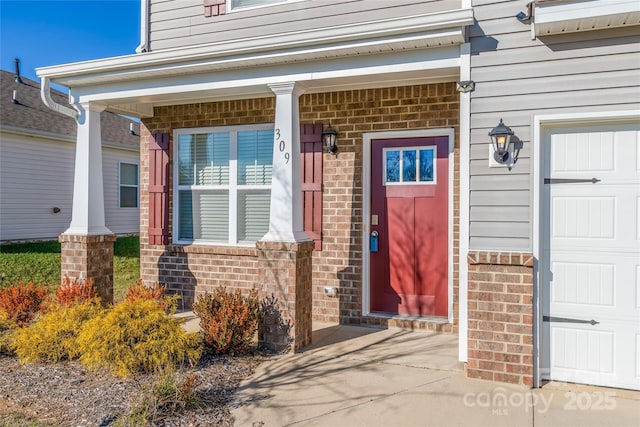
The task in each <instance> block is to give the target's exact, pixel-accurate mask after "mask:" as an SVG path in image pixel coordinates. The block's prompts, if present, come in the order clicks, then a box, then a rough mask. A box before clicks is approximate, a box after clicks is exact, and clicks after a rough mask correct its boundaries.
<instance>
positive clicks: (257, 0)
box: [228, 0, 302, 10]
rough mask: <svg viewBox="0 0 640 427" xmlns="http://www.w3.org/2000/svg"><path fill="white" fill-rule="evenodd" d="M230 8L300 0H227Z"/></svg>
mask: <svg viewBox="0 0 640 427" xmlns="http://www.w3.org/2000/svg"><path fill="white" fill-rule="evenodd" d="M228 1H229V4H230V6H231V10H235V9H245V8H248V7H257V6H266V5H270V4H278V3H290V2H295V1H302V0H228Z"/></svg>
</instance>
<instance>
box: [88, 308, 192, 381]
mask: <svg viewBox="0 0 640 427" xmlns="http://www.w3.org/2000/svg"><path fill="white" fill-rule="evenodd" d="M174 313H175V307H170V310H169V313H167V312H166V311H165V308H163V307H162V306H161V304H159V303H158V301H155V300H144V299H134V300H129V301H127V300H124V301H122V302H120V303H119V304H117V305H115V306H114V307H112V308H111V309H110V310H108V311H107V312H106V314H105V315H104V316H101V317H99V318H95V319H92V320H90V321H89V322H87V323H86V324H85V326H84V327H83V329H82V331H81V333H80V336H79V337H78V344H79V351H80V353H81V356H80V361H81V362H82V363H84V364H85V365H87V366H88V367H90V368H92V369H97V368H100V367H107V368H109V369H110V370H111V371H112V372H113V373H115V374H117V375H120V376H123V377H124V376H127V375H129V374H131V373H134V372H136V371H143V372H157V371H160V370H162V369H166V368H169V367H172V366H174V365H175V364H177V363H180V362H183V361H185V360H188V361H191V362H195V361H197V360H198V359H199V358H200V352H201V344H200V338H199V336H198V334H195V333H192V334H188V333H187V332H186V331H185V330H184V329H183V328H182V320H180V319H176V318H175V317H174V316H173V314H174Z"/></svg>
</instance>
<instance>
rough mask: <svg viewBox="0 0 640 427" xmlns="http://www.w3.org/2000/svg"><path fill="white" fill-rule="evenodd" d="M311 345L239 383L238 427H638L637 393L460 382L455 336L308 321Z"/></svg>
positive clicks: (235, 405)
mask: <svg viewBox="0 0 640 427" xmlns="http://www.w3.org/2000/svg"><path fill="white" fill-rule="evenodd" d="M314 329H315V330H314V335H313V342H314V344H313V345H312V346H310V347H309V348H306V349H305V350H304V351H303V352H302V353H298V354H293V355H284V356H278V357H274V358H273V359H272V360H270V361H268V362H266V363H264V364H262V365H261V366H260V367H259V368H258V369H257V371H256V372H255V374H254V375H253V376H252V377H251V378H249V379H248V380H246V381H245V382H244V383H242V384H241V385H240V388H239V389H238V391H237V393H236V399H235V401H234V402H233V405H232V406H233V409H232V414H233V415H234V417H235V419H236V425H237V426H250V427H262V426H264V427H276V426H289V425H295V426H331V427H334V426H349V427H356V426H402V427H409V426H491V427H494V426H598V427H601V426H636V427H637V426H640V393H638V392H630V391H624V390H615V389H605V388H596V387H587V386H576V385H572V384H554V383H552V384H548V385H546V386H545V387H543V388H541V389H536V390H531V389H529V388H527V387H520V386H513V385H508V384H502V383H494V382H490V381H483V380H473V379H468V378H466V377H465V376H464V373H463V372H462V365H461V364H460V363H458V362H457V337H456V336H453V335H434V334H430V333H428V332H410V331H402V330H397V329H389V330H380V329H371V328H362V327H355V326H338V325H318V324H316V325H314Z"/></svg>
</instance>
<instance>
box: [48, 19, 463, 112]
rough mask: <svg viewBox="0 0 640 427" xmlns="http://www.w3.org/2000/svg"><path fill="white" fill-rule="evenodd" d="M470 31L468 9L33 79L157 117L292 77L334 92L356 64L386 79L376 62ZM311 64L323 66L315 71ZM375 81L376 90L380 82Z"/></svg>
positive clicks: (162, 54) (441, 44)
mask: <svg viewBox="0 0 640 427" xmlns="http://www.w3.org/2000/svg"><path fill="white" fill-rule="evenodd" d="M471 24H473V10H472V9H471V8H466V9H457V10H452V11H446V12H438V13H431V14H421V15H415V16H411V17H405V18H401V19H400V18H394V19H381V20H376V21H371V22H365V23H357V24H352V25H347V26H336V27H331V28H323V29H313V30H308V31H300V32H293V33H291V32H290V33H282V34H279V35H276V36H269V37H255V38H248V39H241V40H236V41H232V42H225V43H213V44H207V45H201V46H194V47H187V48H182V49H170V50H162V51H157V52H148V53H141V54H135V55H127V56H120V57H113V58H106V59H99V60H94V61H86V62H78V63H72V64H64V65H59V66H51V67H43V68H38V69H37V70H36V72H37V75H38V76H39V77H41V78H44V77H46V78H48V79H49V80H50V81H51V82H53V83H57V84H60V85H63V86H67V87H69V88H70V89H71V95H72V96H73V97H74V99H75V101H76V102H81V101H93V102H100V101H101V100H102V101H104V102H103V103H104V104H105V105H107V106H108V107H109V109H110V110H111V111H115V112H121V113H125V114H131V115H135V116H146V115H150V114H152V107H153V105H163V104H165V105H166V104H167V103H186V102H188V101H191V100H196V99H198V98H202V97H203V92H200V94H199V95H197V96H195V95H196V94H195V92H197V91H202V90H205V91H206V89H207V88H209V89H211V90H214V89H215V90H216V91H217V93H218V94H219V95H220V96H219V98H222V97H224V96H227V99H228V97H229V96H232V94H231V93H228V94H225V90H229V91H232V92H233V96H234V97H238V96H240V97H250V96H260V95H263V96H270V94H271V92H270V91H269V89H268V86H267V84H268V82H269V81H270V79H271V81H272V82H277V81H280V80H282V79H283V78H289V79H291V78H294V79H295V80H296V81H301V82H302V84H303V85H305V86H306V87H307V88H308V91H314V90H315V91H317V90H319V86H314V84H313V80H314V79H318V80H323V84H324V87H328V86H327V85H326V83H327V79H334V80H333V83H334V84H335V85H336V86H340V85H345V82H344V81H343V82H341V81H339V77H340V76H339V74H340V72H339V71H340V67H345V66H348V63H349V62H350V63H351V64H353V62H354V58H358V59H359V60H360V59H361V61H360V62H362V63H363V64H367V63H370V64H371V67H369V71H368V73H369V75H372V74H373V73H374V72H375V69H377V70H378V71H379V72H380V73H382V72H385V70H382V68H380V64H381V62H377V63H376V61H372V60H371V58H373V57H376V58H382V57H384V56H385V55H387V56H388V55H397V56H398V58H400V56H401V55H403V54H404V55H409V56H410V55H411V54H412V53H411V52H416V51H420V50H424V49H430V50H432V48H442V49H444V48H451V47H455V46H458V45H460V44H462V43H464V42H465V38H466V26H468V25H471ZM437 50H438V49H435V51H437ZM413 55H414V56H415V53H414V54H413ZM423 56H425V55H423ZM427 56H428V55H427ZM435 56H436V57H437V56H438V55H435ZM332 61H333V62H332ZM314 64H322V66H321V67H319V68H314ZM326 64H332V65H331V66H333V69H331V68H329V67H330V66H328V65H326ZM345 64H347V65H345ZM394 65H395V64H393V63H389V67H388V70H387V71H386V72H389V71H393V70H394ZM442 66H443V67H445V68H447V67H450V66H451V64H450V63H446V64H444V65H442ZM376 67H377V68H376ZM396 68H397V67H396ZM318 69H319V70H321V72H317V70H318ZM313 70H315V71H316V72H313ZM371 70H374V71H371ZM409 71H411V70H409ZM347 74H349V73H347ZM351 74H353V73H351ZM365 74H366V73H365ZM436 74H437V73H436ZM230 76H234V78H235V80H234V78H231V77H230ZM345 77H351V78H353V77H354V76H353V75H351V76H345ZM436 77H437V76H436ZM404 78H405V79H407V80H410V79H412V78H413V76H410V75H407V76H405V77H404ZM243 79H245V83H243V82H242V80H243ZM371 81H372V84H375V81H376V79H375V78H372V79H371ZM190 83H195V84H196V86H193V85H190ZM207 83H210V85H207ZM198 84H200V86H197V85H198ZM190 88H191V89H190ZM189 92H192V93H191V94H189ZM211 95H212V94H211V93H208V94H207V97H210V96H211Z"/></svg>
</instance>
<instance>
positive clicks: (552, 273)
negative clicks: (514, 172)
mask: <svg viewBox="0 0 640 427" xmlns="http://www.w3.org/2000/svg"><path fill="white" fill-rule="evenodd" d="M639 136H640V125H638V124H626V125H608V126H581V127H579V128H563V129H556V130H549V131H547V133H546V136H545V141H544V144H545V161H544V163H545V169H546V171H545V177H546V178H545V185H544V198H545V199H544V204H545V208H544V213H545V218H544V221H543V223H544V239H543V254H542V260H541V261H542V262H541V263H540V268H541V273H542V312H543V324H542V325H543V326H542V332H543V336H542V338H543V341H542V349H543V351H542V354H543V359H542V374H543V377H546V378H547V379H552V380H559V381H567V382H577V383H585V384H594V385H602V386H609V387H620V388H630V389H636V390H638V389H640V314H639V313H640V215H639V212H640V138H639Z"/></svg>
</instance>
